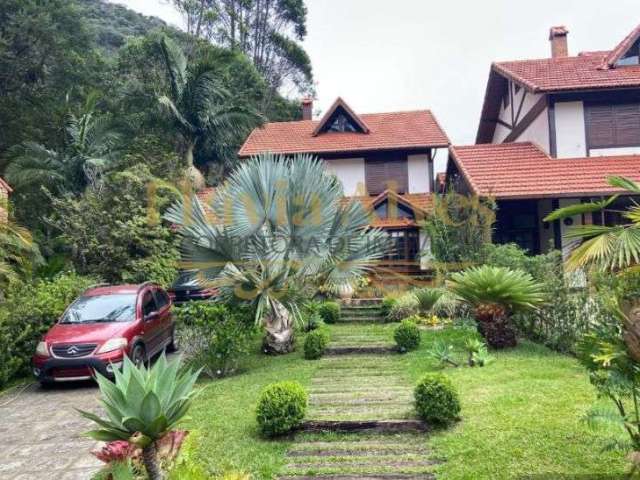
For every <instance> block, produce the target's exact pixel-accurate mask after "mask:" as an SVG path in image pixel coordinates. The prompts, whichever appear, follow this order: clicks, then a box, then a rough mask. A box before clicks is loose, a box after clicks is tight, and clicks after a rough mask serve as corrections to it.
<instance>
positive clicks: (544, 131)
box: [516, 108, 549, 153]
mask: <svg viewBox="0 0 640 480" xmlns="http://www.w3.org/2000/svg"><path fill="white" fill-rule="evenodd" d="M516 141H518V142H533V143H536V144H538V145H539V146H540V148H542V149H543V150H544V151H545V152H547V153H549V112H548V111H547V109H546V108H545V109H544V110H543V111H542V113H540V115H538V116H537V117H536V119H535V120H534V121H533V122H531V125H529V126H528V127H527V128H526V130H525V131H524V132H522V133H521V134H520V136H519V137H518V138H517V140H516Z"/></svg>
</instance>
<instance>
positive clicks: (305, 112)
mask: <svg viewBox="0 0 640 480" xmlns="http://www.w3.org/2000/svg"><path fill="white" fill-rule="evenodd" d="M312 119H313V98H311V97H304V98H303V99H302V120H312Z"/></svg>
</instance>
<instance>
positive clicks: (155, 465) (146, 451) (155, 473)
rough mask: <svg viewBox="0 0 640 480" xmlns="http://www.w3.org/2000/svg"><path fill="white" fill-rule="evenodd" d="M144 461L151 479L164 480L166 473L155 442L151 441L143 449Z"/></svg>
mask: <svg viewBox="0 0 640 480" xmlns="http://www.w3.org/2000/svg"><path fill="white" fill-rule="evenodd" d="M142 462H143V463H144V468H145V469H146V470H147V475H148V476H149V480H163V479H164V475H163V473H162V470H161V469H160V464H159V462H158V451H157V449H156V444H155V442H152V443H150V444H149V445H147V446H146V447H144V448H143V449H142Z"/></svg>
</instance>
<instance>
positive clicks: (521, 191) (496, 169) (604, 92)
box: [447, 26, 640, 254]
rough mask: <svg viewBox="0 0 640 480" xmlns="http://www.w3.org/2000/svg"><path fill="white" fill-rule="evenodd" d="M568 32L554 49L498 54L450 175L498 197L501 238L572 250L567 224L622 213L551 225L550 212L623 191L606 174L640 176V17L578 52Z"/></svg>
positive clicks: (468, 188)
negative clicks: (469, 141) (625, 30)
mask: <svg viewBox="0 0 640 480" xmlns="http://www.w3.org/2000/svg"><path fill="white" fill-rule="evenodd" d="M568 33H569V32H568V30H567V29H566V28H565V27H562V26H561V27H553V28H551V30H550V32H549V41H550V44H551V56H550V57H549V58H543V59H536V60H515V61H506V62H495V63H493V64H492V65H491V69H490V72H489V79H488V82H487V87H486V93H485V98H484V104H483V107H482V113H481V117H480V124H479V127H478V132H477V136H476V145H471V146H452V147H451V148H450V151H449V162H448V166H447V182H448V183H449V184H450V185H454V187H455V188H456V189H458V190H459V191H462V192H468V193H471V194H477V195H481V196H491V197H493V198H495V199H496V201H497V205H498V212H497V221H496V228H495V235H494V239H495V241H497V242H500V243H506V242H515V243H518V244H519V245H521V246H522V247H524V248H527V249H528V250H530V251H531V252H532V253H538V252H541V251H546V250H548V249H549V248H551V247H554V248H558V249H562V250H563V251H564V253H565V254H567V253H569V251H570V250H571V248H572V247H573V246H574V245H575V243H570V242H567V240H566V239H564V234H565V232H566V230H567V228H568V227H569V226H570V225H576V224H611V223H613V222H616V221H619V218H618V214H616V213H615V212H613V211H612V212H605V213H600V212H599V213H594V214H588V215H581V216H576V217H574V218H569V219H565V220H564V221H562V222H554V223H553V224H547V223H546V222H544V221H543V218H544V217H545V216H546V215H547V214H548V213H550V212H551V211H553V210H554V209H556V208H558V207H562V206H567V205H570V204H572V203H577V202H583V201H588V200H592V199H600V198H602V197H603V196H607V195H609V194H611V193H617V192H615V190H614V189H612V187H611V186H609V185H608V184H607V182H606V177H607V176H611V175H624V176H626V177H630V178H632V179H634V180H638V181H640V26H638V27H637V28H635V29H634V30H633V31H632V32H630V33H629V34H628V35H627V36H626V37H625V38H624V39H623V40H622V41H621V42H620V43H619V44H618V45H616V46H614V47H613V48H612V49H611V50H606V51H598V52H583V53H579V54H578V55H575V56H571V55H569V48H568V41H567V38H568ZM627 202H629V199H628V198H621V199H619V200H618V205H616V206H615V207H614V208H613V209H615V208H617V207H621V206H624V204H625V203H627Z"/></svg>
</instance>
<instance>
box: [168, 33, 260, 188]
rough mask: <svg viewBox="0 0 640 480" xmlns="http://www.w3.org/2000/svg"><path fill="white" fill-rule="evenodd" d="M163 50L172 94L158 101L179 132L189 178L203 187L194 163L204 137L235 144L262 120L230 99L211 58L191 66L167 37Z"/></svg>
mask: <svg viewBox="0 0 640 480" xmlns="http://www.w3.org/2000/svg"><path fill="white" fill-rule="evenodd" d="M160 49H161V52H162V58H163V61H164V66H165V68H166V75H167V77H168V79H169V94H168V95H161V96H159V97H158V102H159V103H160V105H161V106H163V107H164V109H165V110H166V111H167V112H168V114H169V115H170V117H171V120H172V122H173V124H174V126H175V128H176V130H177V131H178V133H179V134H180V137H181V139H182V142H183V145H182V150H183V152H184V160H185V166H186V168H187V173H188V175H189V177H190V178H191V179H192V181H194V183H195V184H196V186H197V187H202V186H204V185H203V179H202V174H200V172H199V171H198V170H197V169H196V168H195V167H194V163H193V155H194V150H195V148H196V146H197V145H198V144H199V143H202V142H204V141H205V140H206V141H207V142H209V143H210V144H211V145H214V146H217V147H219V148H224V147H226V146H227V145H228V144H233V142H234V139H235V137H236V136H238V135H241V134H245V135H246V134H248V133H249V131H251V129H252V128H253V127H255V126H257V125H258V124H259V123H260V121H261V115H260V114H258V113H257V112H256V111H255V110H253V109H252V108H250V107H248V106H247V105H243V104H241V103H240V102H239V101H238V100H237V99H233V98H231V95H230V93H229V91H228V90H227V89H226V88H225V87H224V85H223V84H222V82H221V81H220V79H219V78H217V77H216V75H215V72H216V69H215V66H214V65H213V64H212V63H210V61H209V59H207V58H203V59H200V60H199V61H198V62H196V63H193V64H192V65H190V66H189V67H188V66H187V59H186V57H185V56H184V53H183V52H182V50H181V49H180V48H179V47H178V46H177V45H176V44H175V43H174V42H173V41H172V40H170V39H169V38H168V37H163V38H162V39H161V40H160Z"/></svg>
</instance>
